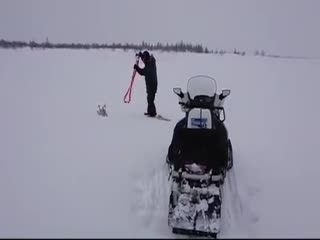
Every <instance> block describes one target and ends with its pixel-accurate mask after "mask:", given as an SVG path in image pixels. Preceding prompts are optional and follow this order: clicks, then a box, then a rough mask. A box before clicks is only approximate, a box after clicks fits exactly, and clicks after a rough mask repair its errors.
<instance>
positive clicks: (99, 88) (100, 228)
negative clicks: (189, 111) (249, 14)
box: [0, 49, 320, 238]
mask: <svg viewBox="0 0 320 240" xmlns="http://www.w3.org/2000/svg"><path fill="white" fill-rule="evenodd" d="M155 57H156V59H157V63H158V78H159V88H158V94H157V96H156V106H157V110H158V113H160V114H162V115H163V116H166V117H169V118H171V119H172V121H171V122H165V121H159V120H155V119H149V118H146V117H145V116H143V112H144V111H145V110H146V94H145V85H144V79H143V78H142V77H140V76H138V77H137V78H136V81H135V85H134V90H133V93H132V101H131V103H130V104H124V103H123V100H122V99H123V96H124V94H125V92H126V90H127V88H128V85H129V82H130V77H131V74H132V66H133V63H134V53H133V52H130V51H128V52H122V51H103V50H102V51H94V50H88V51H86V50H84V51H82V50H34V51H31V50H28V49H24V50H0V110H1V120H0V237H31V238H32V237H46V238H48V237H52V238H53V237H99V238H100V237H101V238H103V237H134V238H135V237H148V238H159V237H163V238H179V237H181V236H175V235H173V234H172V233H171V231H170V228H169V227H168V226H167V214H168V213H167V212H168V194H169V192H168V190H169V189H168V187H169V185H168V181H167V177H168V175H167V171H166V166H165V157H166V154H167V149H168V146H169V144H170V141H171V137H172V131H173V128H174V126H175V123H176V122H177V121H178V120H179V119H180V118H182V117H183V113H182V112H181V111H180V108H179V105H178V102H177V98H176V96H175V95H174V94H173V92H172V88H173V87H182V88H183V90H185V89H186V86H187V80H188V79H189V78H190V77H192V76H194V75H198V74H206V75H210V76H212V77H214V78H215V79H216V81H217V85H218V91H221V89H222V88H230V89H231V95H230V96H229V97H228V99H227V100H226V102H225V110H226V118H227V119H226V122H225V123H226V125H227V127H228V130H229V135H230V138H231V140H232V144H233V149H234V158H235V159H234V161H235V162H234V168H233V170H232V171H231V172H230V175H229V176H228V179H227V182H226V188H225V190H224V202H223V213H222V214H223V222H224V225H223V229H222V232H221V234H220V237H250V238H255V237H258V238H264V237H306V238H307V237H319V236H320V229H319V221H318V219H319V217H320V208H319V207H318V204H319V202H320V188H319V187H318V182H319V175H320V174H319V173H320V170H319V166H320V163H319V160H320V158H319V156H320V154H319V147H320V144H319V139H318V137H319V135H320V128H319V126H318V124H319V122H320V112H319V107H318V103H319V101H320V97H319V94H318V93H319V89H320V82H319V76H320V61H318V60H295V59H272V58H262V57H254V56H245V57H241V56H234V55H225V56H215V55H198V54H191V53H189V54H182V53H179V54H176V53H158V52H156V53H155ZM98 104H106V106H107V113H108V114H109V116H108V117H107V118H103V117H101V116H98V115H97V113H96V110H97V105H98Z"/></svg>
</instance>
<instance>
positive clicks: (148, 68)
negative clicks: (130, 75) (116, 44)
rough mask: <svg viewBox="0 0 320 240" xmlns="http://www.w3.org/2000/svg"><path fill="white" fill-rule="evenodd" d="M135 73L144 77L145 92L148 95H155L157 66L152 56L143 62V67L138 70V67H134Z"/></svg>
mask: <svg viewBox="0 0 320 240" xmlns="http://www.w3.org/2000/svg"><path fill="white" fill-rule="evenodd" d="M134 68H135V69H136V70H137V72H138V73H139V74H140V75H142V76H144V77H145V81H146V91H147V93H148V94H155V93H156V92H157V88H158V78H157V66H156V59H155V58H154V56H153V55H151V56H150V57H149V59H148V60H147V61H146V62H145V67H144V68H140V67H139V66H138V65H134Z"/></svg>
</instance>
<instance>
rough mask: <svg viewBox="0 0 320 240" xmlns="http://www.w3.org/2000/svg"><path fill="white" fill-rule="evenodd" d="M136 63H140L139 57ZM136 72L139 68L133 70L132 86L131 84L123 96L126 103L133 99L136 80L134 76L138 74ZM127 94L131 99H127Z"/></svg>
mask: <svg viewBox="0 0 320 240" xmlns="http://www.w3.org/2000/svg"><path fill="white" fill-rule="evenodd" d="M136 64H137V65H138V64H139V58H137V60H136ZM136 73H137V70H136V69H134V70H133V73H132V77H131V82H130V86H129V88H128V90H127V92H126V94H125V95H124V97H123V101H124V102H125V103H129V102H130V101H131V92H132V86H133V82H134V78H135V76H136ZM127 96H129V99H128V100H127V99H126V98H127Z"/></svg>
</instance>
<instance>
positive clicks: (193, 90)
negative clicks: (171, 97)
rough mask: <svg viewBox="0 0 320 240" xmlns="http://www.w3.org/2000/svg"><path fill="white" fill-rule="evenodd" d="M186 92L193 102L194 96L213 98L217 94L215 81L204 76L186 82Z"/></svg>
mask: <svg viewBox="0 0 320 240" xmlns="http://www.w3.org/2000/svg"><path fill="white" fill-rule="evenodd" d="M187 89H188V90H187V91H188V94H189V97H190V98H191V99H192V100H193V99H194V98H195V97H196V96H208V97H214V95H215V94H216V92H217V84H216V80H215V79H213V78H212V77H209V76H206V75H198V76H194V77H192V78H190V79H189V80H188V87H187Z"/></svg>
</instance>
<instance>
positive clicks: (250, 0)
mask: <svg viewBox="0 0 320 240" xmlns="http://www.w3.org/2000/svg"><path fill="white" fill-rule="evenodd" d="M319 12H320V1H319V0H0V38H3V39H8V40H28V41H29V40H35V41H45V40H46V38H47V37H48V38H49V41H52V42H99V43H102V42H108V43H110V42H133V43H137V42H141V41H142V40H145V41H147V42H158V41H160V42H163V43H166V42H169V43H171V42H177V41H180V40H184V41H185V42H190V43H202V44H204V45H205V46H208V47H209V48H210V49H213V50H214V49H216V48H219V49H220V48H223V49H226V50H229V49H230V50H231V49H233V48H238V49H240V50H249V51H252V52H253V51H254V50H255V49H264V50H265V51H266V52H268V53H278V54H282V55H303V56H320V47H319V43H320V30H319V29H320V26H319V24H320V14H319Z"/></svg>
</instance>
